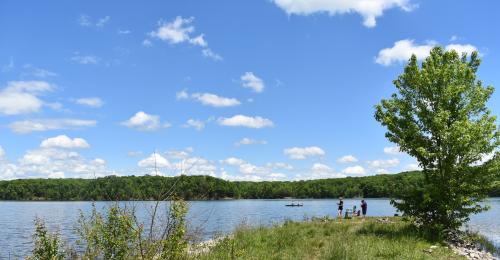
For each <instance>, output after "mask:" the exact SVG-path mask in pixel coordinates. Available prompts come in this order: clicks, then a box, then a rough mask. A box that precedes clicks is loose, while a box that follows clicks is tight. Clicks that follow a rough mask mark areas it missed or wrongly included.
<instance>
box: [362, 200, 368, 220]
mask: <svg viewBox="0 0 500 260" xmlns="http://www.w3.org/2000/svg"><path fill="white" fill-rule="evenodd" d="M367 209H368V204H367V203H366V201H365V200H361V212H362V213H363V218H364V217H365V216H366V210H367Z"/></svg>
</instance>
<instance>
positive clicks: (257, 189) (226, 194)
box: [0, 172, 500, 201]
mask: <svg viewBox="0 0 500 260" xmlns="http://www.w3.org/2000/svg"><path fill="white" fill-rule="evenodd" d="M422 180H423V175H422V173H420V172H405V173H400V174H392V175H388V174H386V175H376V176H367V177H347V178H339V179H321V180H307V181H265V182H245V181H237V182H232V181H226V180H222V179H218V178H214V177H210V176H178V177H162V176H149V175H146V176H123V177H118V176H107V177H103V178H97V179H19V180H11V181H0V200H63V201H67V200H155V199H156V196H158V191H160V190H162V189H164V187H172V191H171V192H172V193H173V194H174V195H175V196H177V197H179V198H183V199H185V200H218V199H229V198H234V199H278V198H286V197H293V198H318V199H320V198H337V197H339V196H343V197H346V198H353V197H365V198H384V197H388V198H389V197H390V198H398V197H399V196H400V194H401V192H405V191H406V190H408V189H411V188H414V187H418V186H420V185H421V183H422ZM494 186H495V188H494V189H493V190H492V191H491V192H490V194H489V196H491V197H497V196H500V180H497V181H496V182H495V185H494Z"/></svg>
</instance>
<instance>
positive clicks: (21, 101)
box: [0, 81, 54, 115]
mask: <svg viewBox="0 0 500 260" xmlns="http://www.w3.org/2000/svg"><path fill="white" fill-rule="evenodd" d="M53 89H54V86H53V85H51V84H49V83H47V82H45V81H10V82H8V83H7V86H6V87H5V88H4V89H2V90H0V114H3V115H19V114H28V113H34V112H38V111H40V109H41V108H42V106H43V105H44V102H43V101H42V100H41V99H40V98H39V97H40V96H41V95H42V94H44V93H46V92H49V91H52V90H53Z"/></svg>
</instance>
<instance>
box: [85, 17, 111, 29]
mask: <svg viewBox="0 0 500 260" xmlns="http://www.w3.org/2000/svg"><path fill="white" fill-rule="evenodd" d="M110 20H111V17H109V16H104V17H101V18H99V19H97V22H95V23H94V22H92V18H91V17H90V16H88V15H85V14H82V15H80V17H79V18H78V24H80V26H83V27H93V26H95V27H97V28H102V27H104V25H106V24H107V23H108V22H109V21H110Z"/></svg>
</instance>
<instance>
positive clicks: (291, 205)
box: [285, 201, 304, 207]
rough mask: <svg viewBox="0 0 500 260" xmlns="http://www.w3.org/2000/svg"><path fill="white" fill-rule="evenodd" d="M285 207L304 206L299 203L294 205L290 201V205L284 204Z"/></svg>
mask: <svg viewBox="0 0 500 260" xmlns="http://www.w3.org/2000/svg"><path fill="white" fill-rule="evenodd" d="M285 206H287V207H302V206H304V204H303V203H299V202H297V203H295V202H293V201H292V203H290V204H286V205H285Z"/></svg>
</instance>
